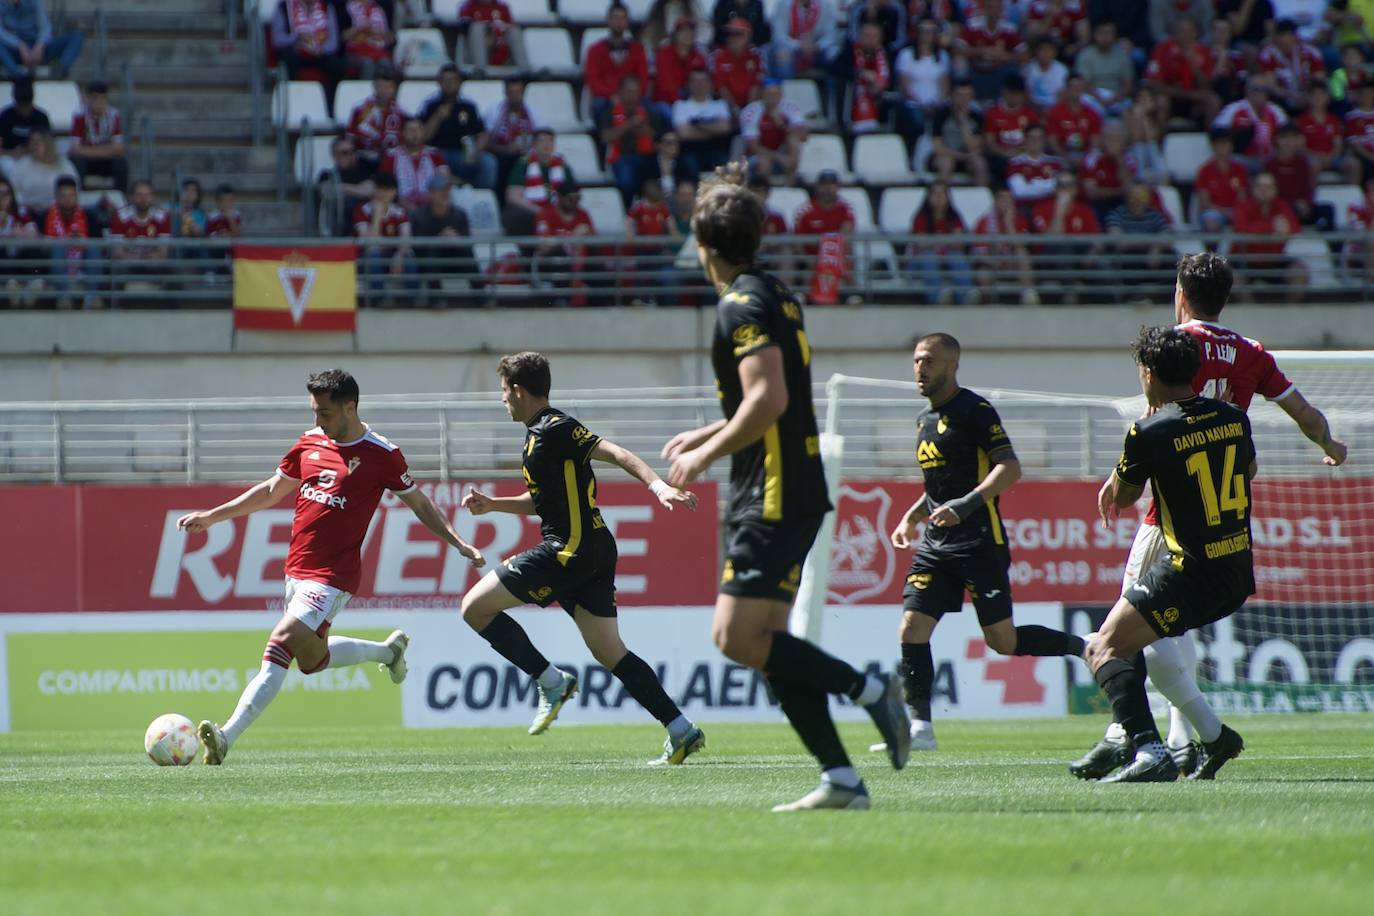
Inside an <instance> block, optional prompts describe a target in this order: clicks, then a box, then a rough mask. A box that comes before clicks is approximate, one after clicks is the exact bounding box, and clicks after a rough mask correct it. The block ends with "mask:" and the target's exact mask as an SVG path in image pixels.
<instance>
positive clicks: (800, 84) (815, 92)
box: [782, 80, 825, 127]
mask: <svg viewBox="0 0 1374 916" xmlns="http://www.w3.org/2000/svg"><path fill="white" fill-rule="evenodd" d="M782 97H783V98H784V99H785V100H787V101H789V102H793V103H795V104H796V106H797V107H798V108H800V109H801V113H802V117H804V118H806V123H807V124H809V125H811V126H812V127H820V126H823V125H824V124H825V108H824V106H822V105H821V93H820V90H819V89H817V88H816V82H815V80H783V81H782Z"/></svg>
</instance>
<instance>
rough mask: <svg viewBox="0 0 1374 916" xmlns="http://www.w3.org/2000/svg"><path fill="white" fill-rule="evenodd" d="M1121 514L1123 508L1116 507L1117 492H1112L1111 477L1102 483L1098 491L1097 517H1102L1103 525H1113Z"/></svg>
mask: <svg viewBox="0 0 1374 916" xmlns="http://www.w3.org/2000/svg"><path fill="white" fill-rule="evenodd" d="M1120 515H1121V510H1120V509H1118V508H1117V507H1116V499H1115V494H1113V493H1112V481H1111V478H1110V477H1109V478H1107V482H1106V483H1104V484H1103V485H1102V489H1100V490H1098V491H1097V517H1098V518H1100V519H1102V527H1103V528H1110V527H1112V522H1114V521H1116V520H1117V517H1118V516H1120Z"/></svg>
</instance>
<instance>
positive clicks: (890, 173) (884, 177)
mask: <svg viewBox="0 0 1374 916" xmlns="http://www.w3.org/2000/svg"><path fill="white" fill-rule="evenodd" d="M854 177H856V178H857V179H858V180H859V181H862V182H864V183H865V184H878V185H882V184H911V183H912V182H913V181H915V176H914V175H912V174H911V168H910V166H908V165H907V153H906V142H905V141H904V140H903V139H902V138H901V137H899V136H897V135H896V134H864V135H863V136H861V137H859V138H858V139H856V140H855V141H854Z"/></svg>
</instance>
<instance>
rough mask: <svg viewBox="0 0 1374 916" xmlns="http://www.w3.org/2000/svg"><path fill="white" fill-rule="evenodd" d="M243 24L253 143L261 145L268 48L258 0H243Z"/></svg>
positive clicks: (264, 116)
mask: <svg viewBox="0 0 1374 916" xmlns="http://www.w3.org/2000/svg"><path fill="white" fill-rule="evenodd" d="M230 2H231V3H232V2H233V0H230ZM243 24H244V32H245V34H246V36H247V40H248V92H249V97H250V98H251V99H252V109H253V119H252V132H253V145H254V146H261V145H262V137H263V132H264V129H265V124H266V122H267V106H266V105H265V104H264V101H263V83H264V82H265V80H266V77H267V75H266V67H267V63H266V62H267V49H266V47H265V45H266V41H265V39H264V37H263V32H262V24H261V23H260V22H259V21H258V4H257V2H256V0H243Z"/></svg>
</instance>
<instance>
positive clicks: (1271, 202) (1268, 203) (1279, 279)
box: [1232, 172, 1307, 291]
mask: <svg viewBox="0 0 1374 916" xmlns="http://www.w3.org/2000/svg"><path fill="white" fill-rule="evenodd" d="M1234 228H1235V230H1236V232H1238V233H1242V234H1250V235H1270V236H1280V237H1281V238H1279V239H1278V240H1277V241H1262V242H1261V241H1246V242H1240V243H1237V245H1236V246H1235V248H1234V249H1233V253H1232V254H1233V257H1234V259H1235V261H1236V266H1237V271H1236V276H1237V277H1240V276H1242V275H1243V276H1245V278H1246V280H1247V281H1249V282H1252V283H1282V284H1285V285H1286V286H1287V287H1288V289H1289V290H1294V291H1298V290H1301V289H1302V288H1303V287H1304V286H1306V285H1307V272H1306V271H1304V270H1303V269H1302V265H1301V264H1299V263H1298V262H1297V261H1296V260H1294V259H1292V258H1289V257H1288V256H1287V255H1285V254H1284V245H1285V244H1286V240H1287V238H1288V237H1289V236H1292V235H1296V234H1297V232H1298V228H1299V227H1298V215H1297V214H1296V213H1294V212H1293V208H1292V207H1290V206H1288V202H1287V201H1284V200H1280V199H1279V186H1278V183H1277V182H1275V181H1274V176H1273V175H1269V174H1267V173H1264V172H1261V173H1260V174H1258V175H1256V176H1255V178H1254V181H1252V182H1251V184H1250V196H1249V197H1247V198H1244V199H1243V200H1241V202H1240V203H1238V204H1237V205H1236V211H1235V220H1234Z"/></svg>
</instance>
